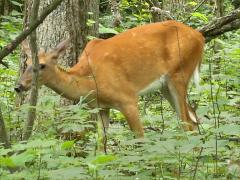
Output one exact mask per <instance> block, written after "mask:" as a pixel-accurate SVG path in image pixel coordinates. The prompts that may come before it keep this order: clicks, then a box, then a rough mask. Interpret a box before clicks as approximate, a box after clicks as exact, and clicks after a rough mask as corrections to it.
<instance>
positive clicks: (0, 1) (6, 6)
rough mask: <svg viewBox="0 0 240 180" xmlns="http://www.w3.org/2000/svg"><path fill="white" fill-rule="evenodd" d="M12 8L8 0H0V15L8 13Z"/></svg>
mask: <svg viewBox="0 0 240 180" xmlns="http://www.w3.org/2000/svg"><path fill="white" fill-rule="evenodd" d="M11 10H12V5H11V2H10V0H0V16H1V15H8V14H9V13H10V12H11Z"/></svg>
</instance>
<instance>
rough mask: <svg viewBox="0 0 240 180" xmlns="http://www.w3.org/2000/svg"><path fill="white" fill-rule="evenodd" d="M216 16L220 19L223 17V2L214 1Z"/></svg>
mask: <svg viewBox="0 0 240 180" xmlns="http://www.w3.org/2000/svg"><path fill="white" fill-rule="evenodd" d="M215 4H216V16H217V17H222V16H223V0H216V2H215Z"/></svg>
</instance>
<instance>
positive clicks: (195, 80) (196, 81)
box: [193, 65, 200, 90]
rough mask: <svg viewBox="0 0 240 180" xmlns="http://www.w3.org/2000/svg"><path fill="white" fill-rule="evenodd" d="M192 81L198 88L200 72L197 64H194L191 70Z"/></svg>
mask: <svg viewBox="0 0 240 180" xmlns="http://www.w3.org/2000/svg"><path fill="white" fill-rule="evenodd" d="M193 81H194V83H195V86H196V88H197V89H198V90H199V82H200V73H199V66H198V65H197V66H196V69H195V70H194V72H193Z"/></svg>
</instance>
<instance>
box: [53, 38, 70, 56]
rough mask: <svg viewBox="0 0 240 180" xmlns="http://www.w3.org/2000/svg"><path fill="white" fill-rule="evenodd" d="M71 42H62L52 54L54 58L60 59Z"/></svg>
mask: <svg viewBox="0 0 240 180" xmlns="http://www.w3.org/2000/svg"><path fill="white" fill-rule="evenodd" d="M69 44H70V40H69V39H67V40H64V41H62V42H60V43H59V44H58V45H57V46H56V47H55V48H54V49H53V50H52V51H51V54H52V55H53V57H54V58H58V57H59V56H60V55H61V54H62V53H63V52H64V51H65V50H66V49H67V48H68V46H69Z"/></svg>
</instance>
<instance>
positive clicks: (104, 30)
mask: <svg viewBox="0 0 240 180" xmlns="http://www.w3.org/2000/svg"><path fill="white" fill-rule="evenodd" d="M99 33H100V34H108V33H109V34H118V32H117V31H116V30H115V29H113V28H107V27H104V26H103V25H101V24H100V25H99Z"/></svg>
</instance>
